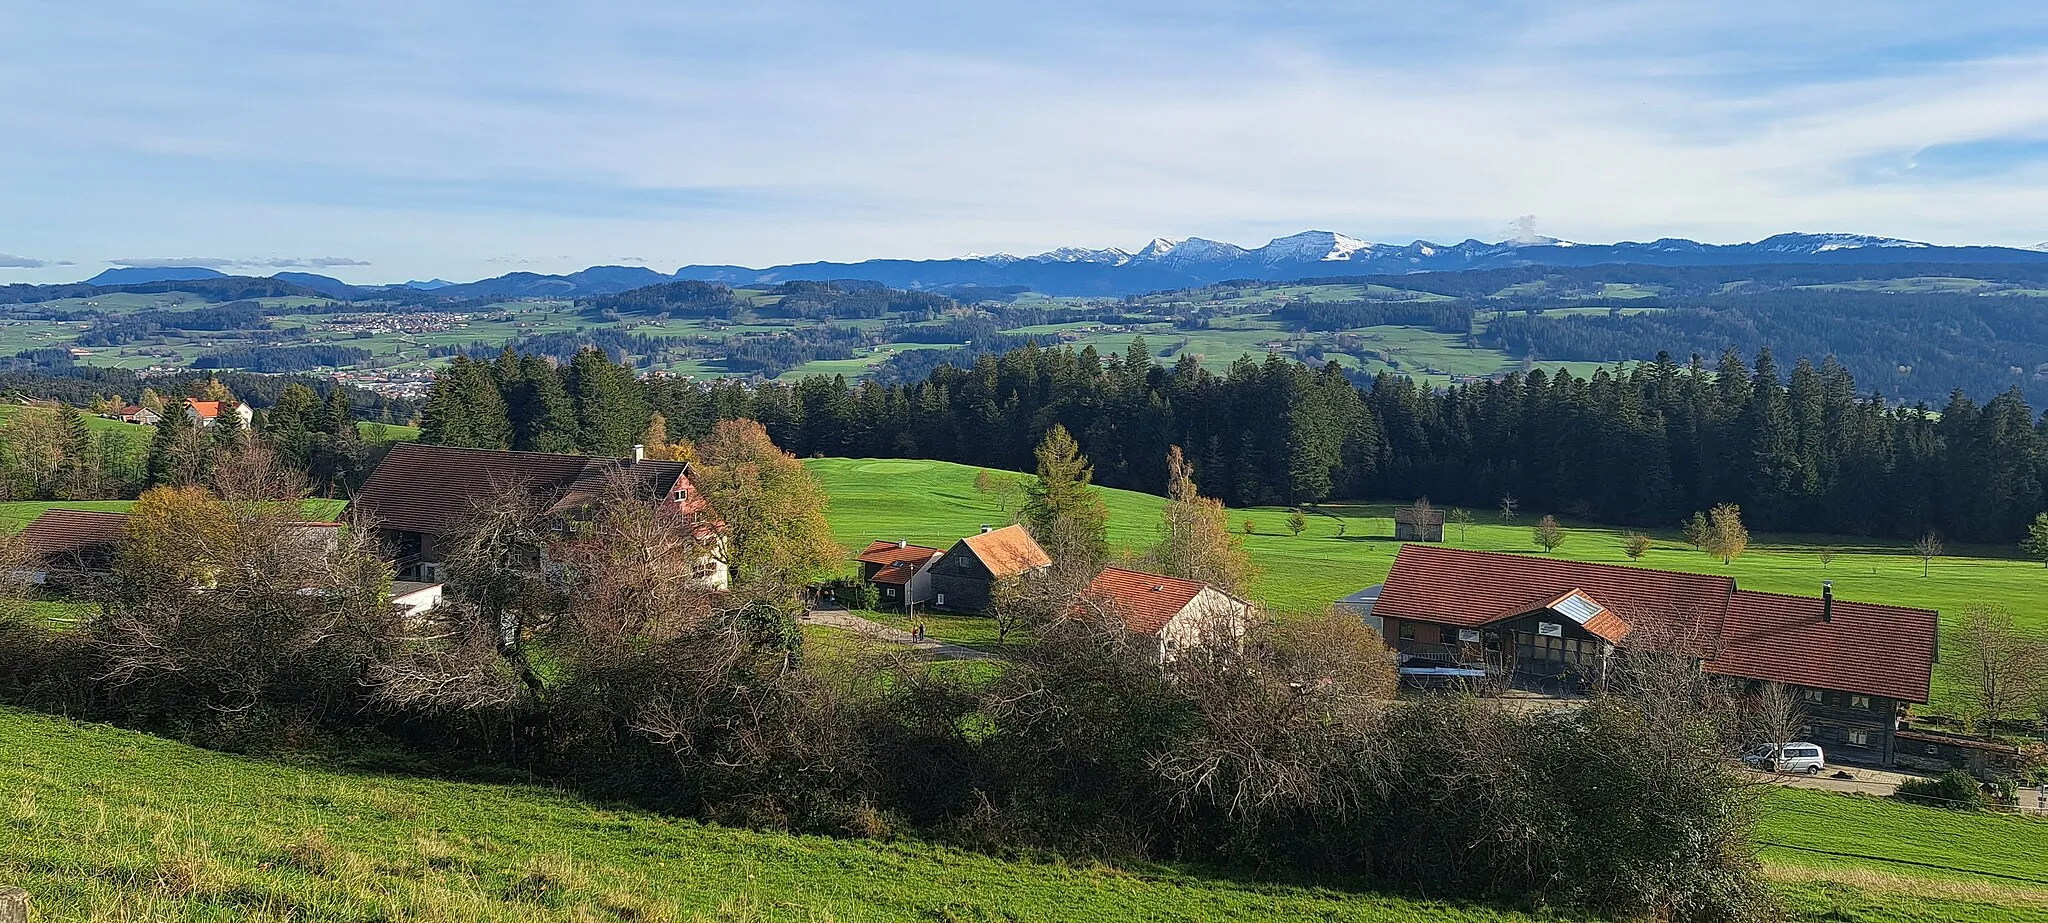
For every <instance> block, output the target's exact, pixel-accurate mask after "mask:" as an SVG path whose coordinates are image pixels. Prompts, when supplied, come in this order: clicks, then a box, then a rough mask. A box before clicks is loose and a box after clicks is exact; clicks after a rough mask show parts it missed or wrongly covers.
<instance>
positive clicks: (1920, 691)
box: [1373, 545, 1936, 702]
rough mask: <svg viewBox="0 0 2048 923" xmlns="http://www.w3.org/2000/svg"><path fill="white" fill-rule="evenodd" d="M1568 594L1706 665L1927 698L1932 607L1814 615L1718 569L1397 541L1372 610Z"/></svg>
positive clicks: (1847, 607) (1406, 611) (1420, 613)
mask: <svg viewBox="0 0 2048 923" xmlns="http://www.w3.org/2000/svg"><path fill="white" fill-rule="evenodd" d="M1575 595H1578V596H1583V597H1585V598H1586V599H1587V600H1590V602H1591V603H1592V604H1593V605H1594V606H1597V607H1598V608H1599V610H1600V611H1598V612H1591V613H1586V614H1587V616H1588V617H1587V618H1586V619H1585V620H1584V621H1582V622H1581V624H1582V625H1584V626H1585V627H1586V628H1587V630H1589V631H1591V632H1593V633H1594V634H1596V635H1598V636H1600V637H1602V638H1607V639H1608V640H1610V641H1621V640H1626V639H1634V640H1636V641H1637V642H1638V643H1652V644H1676V645H1680V646H1682V647H1683V648H1685V649H1687V650H1689V651H1691V652H1692V653H1694V654H1695V655H1697V656H1699V657H1701V658H1702V659H1703V660H1704V661H1705V666H1706V669H1707V671H1708V672H1711V673H1718V674H1721V675H1724V676H1737V677H1744V678H1748V679H1759V680H1771V681H1776V682H1784V683H1792V684H1795V685H1801V686H1813V687H1818V688H1823V689H1834V690H1838V691H1843V692H1857V693H1865V694H1869V695H1881V696H1887V697H1890V698H1896V699H1903V700H1906V701H1912V702H1925V701H1927V694H1928V683H1929V680H1930V677H1931V675H1932V672H1933V668H1934V645H1935V638H1936V632H1935V619H1936V614H1935V612H1934V611H1933V610H1929V609H1910V608H1905V607H1901V606H1882V605H1876V604H1873V603H1857V602H1848V601H1845V600H1841V599H1836V600H1835V601H1834V609H1833V613H1832V618H1831V620H1830V621H1825V622H1824V621H1822V620H1821V601H1820V600H1819V599H1815V598H1812V597H1805V596H1788V595H1782V594H1777V593H1758V592H1754V591H1750V590H1738V589H1736V586H1735V581H1734V579H1733V578H1729V577H1715V576H1710V575H1704V574H1683V573H1677V572H1673V571H1663V570H1652V569H1649V568H1639V567H1621V566H1618V565H1612V564H1592V563H1588V562H1583V561H1561V560H1557V559H1554V558H1538V557H1532V556H1528V555H1517V554H1502V553H1498V552H1486V551H1466V550H1463V549H1457V548H1443V547H1434V546H1428V545H1405V546H1403V547H1402V548H1401V551H1400V553H1399V554H1398V555H1396V556H1395V558H1394V567H1393V569H1392V570H1391V571H1390V572H1389V573H1388V574H1387V582H1386V585H1385V587H1384V588H1383V589H1382V590H1381V592H1380V597H1379V600H1378V601H1377V602H1376V603H1374V605H1373V614H1374V615H1378V616H1382V617H1387V618H1402V619H1415V620H1419V621H1426V622H1436V623H1439V624H1445V625H1456V626H1461V627H1468V628H1471V627H1478V626H1480V625H1485V624H1488V623H1491V622H1496V621H1501V620H1503V619H1509V618H1514V617H1516V616H1521V615H1526V614H1529V613H1532V612H1538V611H1565V610H1560V609H1556V608H1555V607H1557V606H1559V605H1565V604H1566V599H1567V598H1569V597H1572V596H1575ZM1568 608H1579V607H1569V606H1568ZM1579 611H1580V612H1582V613H1585V610H1584V609H1583V608H1579ZM1568 614H1569V613H1568ZM1574 618H1575V619H1576V616H1574Z"/></svg>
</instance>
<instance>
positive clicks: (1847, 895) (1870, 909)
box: [1756, 788, 2048, 923]
mask: <svg viewBox="0 0 2048 923" xmlns="http://www.w3.org/2000/svg"><path fill="white" fill-rule="evenodd" d="M1756 841H1757V843H1758V845H1759V847H1760V849H1759V853H1758V856H1759V858H1761V859H1762V860H1763V863H1764V868H1765V870H1766V873H1767V874H1768V875H1769V876H1770V877H1771V879H1772V880H1773V882H1774V883H1775V885H1776V887H1777V888H1778V891H1779V893H1780V894H1781V895H1782V896H1783V897H1784V898H1785V900H1786V902H1787V903H1788V904H1790V905H1791V906H1792V907H1793V909H1794V910H1795V911H1797V912H1798V915H1799V916H1802V917H1805V918H1808V919H1819V920H1850V921H1890V920H1898V921H1920V920H1926V921H1934V920H1944V921H1946V920H1956V921H1963V920H1968V921H1982V923H1995V921H2033V920H2048V861H2043V859H2042V856H2043V855H2048V820H2041V819H2036V818H2026V817H2013V816H2006V815H1993V814H1977V813H1967V814H1966V813H1958V812H1953V811H1944V810H1940V809H1937V808H1921V807H1914V806H1912V805H1907V804H1901V803H1899V802H1896V801H1888V800H1885V799H1881V798H1872V797H1868V796H1862V795H1837V794H1833V793H1828V792H1816V791H1805V790H1799V789H1790V788H1780V789H1774V790H1772V791H1771V792H1770V793H1769V798H1768V799H1767V800H1766V801H1765V811H1764V815H1763V817H1762V820H1761V822H1760V823H1759V824H1758V827H1757V832H1756Z"/></svg>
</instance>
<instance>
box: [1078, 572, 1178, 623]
mask: <svg viewBox="0 0 2048 923" xmlns="http://www.w3.org/2000/svg"><path fill="white" fill-rule="evenodd" d="M1205 589H1208V587H1207V586H1205V585H1203V584H1200V583H1196V582H1195V581H1193V580H1182V579H1180V578H1178V577H1165V576H1161V575H1159V574H1147V573H1142V572H1140V571H1134V570H1124V569H1123V568H1121V567H1105V568H1103V569H1102V573H1099V574H1096V575H1095V579H1094V580H1091V581H1089V582H1088V589H1086V590H1083V591H1081V598H1082V599H1083V600H1084V603H1083V605H1085V604H1086V603H1088V602H1093V603H1095V604H1098V605H1101V606H1103V607H1105V608H1106V609H1108V610H1109V611H1110V612H1114V613H1116V615H1117V616H1118V617H1119V618H1122V619H1123V620H1124V627H1125V628H1128V629H1130V630H1131V631H1134V632H1137V633H1139V634H1146V635H1156V634H1158V633H1159V630H1160V629H1162V628H1165V627H1166V623H1168V622H1171V621H1173V617H1174V616H1176V615H1179V614H1180V613H1181V610H1183V609H1186V608H1187V607H1188V604H1189V603H1192V602H1194V601H1195V597H1197V596H1200V595H1201V594H1202V591H1203V590H1205Z"/></svg>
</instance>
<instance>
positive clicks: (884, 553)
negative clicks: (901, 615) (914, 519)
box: [854, 540, 946, 606]
mask: <svg viewBox="0 0 2048 923" xmlns="http://www.w3.org/2000/svg"><path fill="white" fill-rule="evenodd" d="M945 557H946V553H945V552H943V551H940V550H939V549H937V548H926V547H925V546H923V545H913V544H911V543H909V542H907V541H902V540H897V541H893V542H884V541H875V542H871V543H869V544H868V547H867V549H866V550H864V551H862V552H861V553H860V554H859V555H856V556H855V557H854V560H856V561H859V562H860V578H861V579H862V580H865V581H867V582H868V583H872V584H874V586H875V591H876V592H877V593H879V594H880V595H881V598H882V605H885V606H910V605H917V604H921V603H927V602H930V601H931V599H932V568H933V567H935V566H937V564H938V563H939V561H941V560H943V559H944V558H945Z"/></svg>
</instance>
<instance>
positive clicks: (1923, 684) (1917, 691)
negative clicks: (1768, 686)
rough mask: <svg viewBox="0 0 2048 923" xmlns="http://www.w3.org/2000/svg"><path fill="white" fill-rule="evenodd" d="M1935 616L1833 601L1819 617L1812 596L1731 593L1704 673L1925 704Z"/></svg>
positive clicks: (1931, 666) (1925, 611)
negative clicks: (1717, 641)
mask: <svg viewBox="0 0 2048 923" xmlns="http://www.w3.org/2000/svg"><path fill="white" fill-rule="evenodd" d="M1938 617H1939V616H1938V614H1937V613H1936V612H1935V611H1934V610H1932V609H1908V608H1906V607H1903V606H1880V605H1874V604H1872V603H1858V602H1849V601H1847V600H1843V599H1839V598H1838V599H1836V600H1835V604H1834V608H1833V611H1832V614H1831V616H1830V618H1829V620H1828V621H1825V622H1824V621H1821V601H1820V600H1818V599H1814V598H1812V597H1807V596H1787V595H1783V594H1779V593H1759V592H1756V591H1754V590H1738V591H1736V593H1735V595H1734V597H1733V598H1732V599H1730V600H1729V602H1728V617H1727V619H1726V620H1725V621H1724V622H1723V623H1722V627H1721V649H1720V652H1719V653H1718V654H1717V655H1716V656H1715V657H1714V659H1713V660H1711V661H1709V662H1708V663H1707V670H1708V671H1709V672H1713V673H1719V674H1722V675H1725V676H1740V677H1746V678H1749V679H1763V680H1777V681H1779V682H1788V683H1797V684H1799V685H1802V686H1818V687H1820V688H1823V689H1835V690H1839V691H1844V692H1861V693H1866V694H1869V695H1881V696H1885V697H1887V698H1893V699H1903V700H1905V701H1908V702H1925V701H1927V695H1928V686H1929V684H1930V682H1931V681H1932V679H1933V672H1934V656H1935V649H1934V648H1935V642H1936V638H1937V632H1936V620H1937V619H1938Z"/></svg>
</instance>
